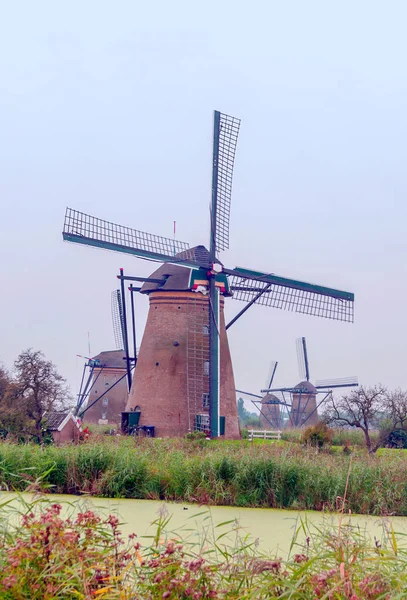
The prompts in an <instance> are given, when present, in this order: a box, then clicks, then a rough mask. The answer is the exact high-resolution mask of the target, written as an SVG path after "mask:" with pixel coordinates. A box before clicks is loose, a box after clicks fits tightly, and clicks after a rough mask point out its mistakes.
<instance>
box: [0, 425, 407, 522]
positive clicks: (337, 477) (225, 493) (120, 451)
mask: <svg viewBox="0 0 407 600" xmlns="http://www.w3.org/2000/svg"><path fill="white" fill-rule="evenodd" d="M384 452H385V454H379V455H373V456H369V455H368V454H367V453H366V452H365V451H363V450H360V451H356V452H353V453H352V454H350V455H348V454H346V453H344V452H343V451H340V452H332V451H331V452H323V451H322V452H317V450H316V449H315V448H306V447H304V446H302V445H300V444H290V443H287V442H282V443H280V444H255V443H251V442H250V441H245V440H242V441H238V442H211V441H204V440H193V441H189V440H185V439H178V440H174V439H173V440H169V439H168V440H159V439H133V438H112V437H108V436H105V437H104V438H103V439H100V438H99V439H95V440H93V441H90V442H88V443H86V444H79V445H71V446H64V447H56V446H53V445H50V446H39V445H36V444H25V445H23V444H12V443H1V444H0V486H1V489H3V490H18V491H24V490H27V489H41V490H44V491H49V492H55V493H65V494H83V493H87V494H92V495H95V496H104V497H112V498H144V499H162V500H168V501H183V502H196V503H202V504H219V505H221V504H223V505H230V506H246V507H274V508H288V509H301V510H302V509H312V510H337V509H338V508H342V503H343V496H344V492H345V487H346V481H347V478H348V476H349V482H348V489H347V494H346V502H345V510H346V511H348V510H350V511H351V512H353V513H361V514H373V515H391V514H393V515H407V480H406V477H405V474H406V472H407V456H406V455H405V453H404V451H402V450H400V451H399V450H389V451H384Z"/></svg>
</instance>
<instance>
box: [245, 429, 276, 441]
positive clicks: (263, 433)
mask: <svg viewBox="0 0 407 600" xmlns="http://www.w3.org/2000/svg"><path fill="white" fill-rule="evenodd" d="M248 433H249V440H250V441H251V442H252V441H253V440H254V439H261V440H277V441H278V442H279V441H280V440H281V433H282V432H281V431H271V430H269V429H248Z"/></svg>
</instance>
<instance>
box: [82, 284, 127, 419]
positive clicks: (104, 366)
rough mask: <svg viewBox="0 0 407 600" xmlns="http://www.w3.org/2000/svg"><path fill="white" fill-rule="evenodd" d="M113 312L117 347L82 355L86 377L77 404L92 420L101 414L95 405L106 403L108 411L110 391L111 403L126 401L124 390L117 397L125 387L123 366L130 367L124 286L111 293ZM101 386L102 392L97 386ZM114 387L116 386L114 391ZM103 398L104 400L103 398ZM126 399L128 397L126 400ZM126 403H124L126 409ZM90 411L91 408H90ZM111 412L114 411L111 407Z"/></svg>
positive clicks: (83, 376)
mask: <svg viewBox="0 0 407 600" xmlns="http://www.w3.org/2000/svg"><path fill="white" fill-rule="evenodd" d="M110 304H111V314H112V325H113V338H114V342H115V346H116V350H113V351H104V352H101V353H99V354H98V355H97V356H95V357H93V358H90V357H88V356H81V355H79V354H78V355H77V356H80V358H84V359H85V364H84V366H83V372H82V378H81V383H80V387H79V393H78V395H77V403H76V407H75V415H76V416H79V417H80V418H82V419H83V418H84V416H85V414H86V420H87V421H88V422H89V421H90V422H95V423H96V422H97V421H98V418H99V416H102V415H103V413H102V414H101V415H97V416H96V413H95V408H94V407H95V405H96V404H97V405H102V404H103V405H104V406H105V409H104V412H105V413H107V412H108V409H107V408H106V407H107V400H108V399H107V395H109V397H110V407H111V405H112V400H113V403H114V404H116V405H120V404H122V402H123V400H122V398H123V393H122V392H121V391H120V392H119V394H120V398H119V399H118V398H117V393H118V391H119V390H121V388H122V385H121V382H122V380H123V379H124V378H125V377H126V376H127V370H126V372H125V374H124V375H123V374H122V372H121V371H122V370H123V369H125V368H126V366H125V365H126V363H125V360H123V359H126V356H125V355H124V347H125V339H126V337H127V330H126V329H125V320H124V311H123V301H122V295H121V292H120V290H114V291H113V292H112V293H111V299H110ZM97 388H99V390H100V391H99V392H98V390H97ZM113 389H114V390H115V391H114V392H113V393H112V391H113ZM100 401H102V402H100ZM124 402H126V400H124ZM123 408H124V406H123V407H122V410H123ZM89 411H90V412H89ZM109 412H112V411H111V410H110V411H109Z"/></svg>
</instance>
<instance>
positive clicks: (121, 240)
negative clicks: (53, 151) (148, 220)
mask: <svg viewBox="0 0 407 600" xmlns="http://www.w3.org/2000/svg"><path fill="white" fill-rule="evenodd" d="M62 235H63V237H64V239H65V240H66V241H71V242H77V243H83V244H87V245H91V246H97V247H99V248H106V249H107V250H117V251H119V252H127V253H129V254H135V255H137V256H142V257H145V258H150V257H151V258H157V259H160V260H167V261H168V260H170V259H171V258H172V257H174V256H175V254H177V253H178V252H186V251H187V250H188V248H189V244H187V243H185V242H180V241H178V240H174V239H171V238H166V237H162V236H159V235H154V234H152V233H146V232H144V231H138V230H137V229H132V228H131V227H125V226H124V225H118V224H117V223H112V222H110V221H105V220H104V219H99V218H98V217H93V216H91V215H87V214H85V213H83V212H80V211H78V210H74V209H72V208H67V209H66V213H65V221H64V229H63V232H62Z"/></svg>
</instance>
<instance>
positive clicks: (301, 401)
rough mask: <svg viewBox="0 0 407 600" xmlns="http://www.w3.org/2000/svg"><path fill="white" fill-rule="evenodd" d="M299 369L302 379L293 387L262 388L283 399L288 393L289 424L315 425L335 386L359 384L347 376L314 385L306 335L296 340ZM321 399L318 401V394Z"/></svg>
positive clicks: (356, 379) (292, 425) (354, 378)
mask: <svg viewBox="0 0 407 600" xmlns="http://www.w3.org/2000/svg"><path fill="white" fill-rule="evenodd" d="M296 345H297V359H298V370H299V374H300V378H301V381H300V383H298V384H297V385H296V386H294V387H292V388H289V387H288V388H287V387H285V388H275V389H271V388H272V386H271V385H270V386H268V388H266V389H264V390H262V392H264V393H276V394H277V393H278V394H281V395H282V397H283V399H284V400H285V399H286V396H285V394H287V395H288V398H287V405H291V411H290V414H289V425H290V426H291V427H301V426H303V425H307V426H308V425H315V424H316V423H317V422H318V408H319V406H321V404H323V402H325V400H326V399H327V398H328V397H329V396H330V395H331V393H332V390H333V389H335V388H345V387H354V386H357V385H358V378H357V377H345V378H342V379H324V380H319V381H316V384H315V385H313V384H312V383H311V381H310V368H309V360H308V351H307V342H306V339H305V337H302V338H298V339H297V340H296ZM318 394H321V399H320V400H318V401H317V395H318Z"/></svg>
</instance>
